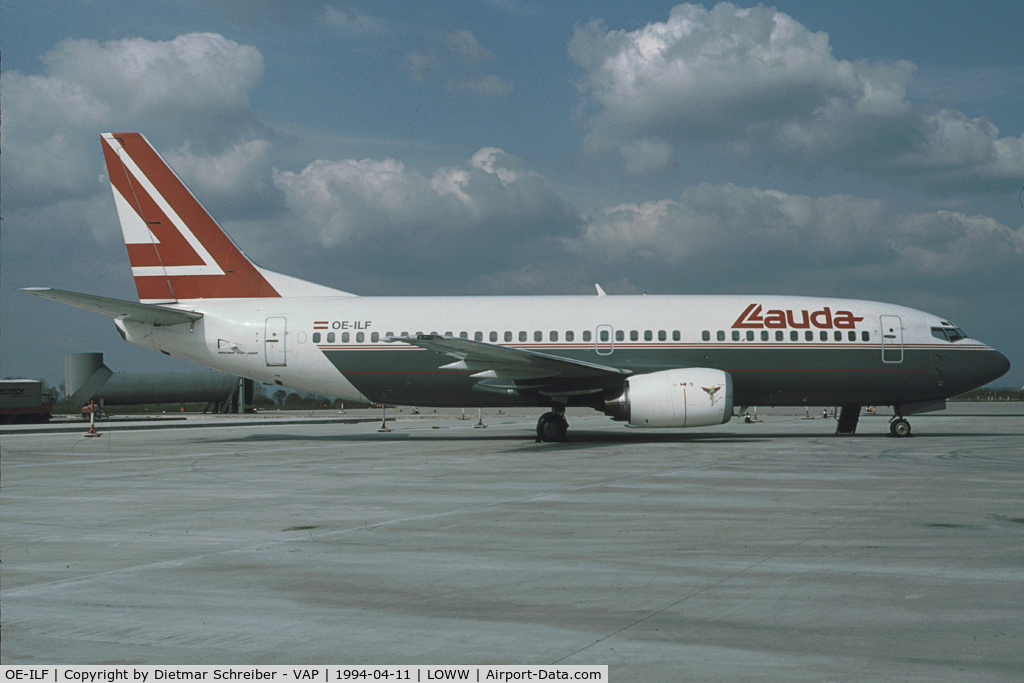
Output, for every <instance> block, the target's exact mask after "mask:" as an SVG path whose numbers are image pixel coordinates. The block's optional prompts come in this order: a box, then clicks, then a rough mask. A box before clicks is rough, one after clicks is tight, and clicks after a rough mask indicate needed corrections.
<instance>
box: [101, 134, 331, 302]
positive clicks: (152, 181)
mask: <svg viewBox="0 0 1024 683" xmlns="http://www.w3.org/2000/svg"><path fill="white" fill-rule="evenodd" d="M101 139H102V146H103V157H104V159H105V161H106V164H107V174H108V175H109V177H110V184H111V186H112V189H113V192H114V203H115V204H116V206H117V215H118V218H119V219H120V221H121V231H122V232H123V233H124V241H125V245H126V246H127V248H128V260H129V261H130V262H131V266H132V275H133V276H134V277H135V287H136V289H137V290H138V293H139V300H140V301H142V302H143V303H166V302H173V301H188V300H194V299H238V298H255V297H280V296H325V295H336V296H345V295H347V294H346V293H345V292H339V291H337V290H332V289H329V288H327V287H322V286H320V285H315V284H312V283H307V282H303V281H301V280H296V279H295V278H290V277H286V276H282V275H278V274H276V273H272V272H270V271H266V270H263V269H262V268H259V267H258V266H256V265H255V264H254V263H252V261H250V260H249V259H248V258H247V257H246V256H245V254H243V253H242V251H241V250H240V249H239V248H238V247H237V246H236V245H235V243H234V242H232V241H231V238H230V237H228V235H227V233H225V232H224V230H223V229H222V228H221V227H220V225H218V224H217V221H215V220H214V219H213V217H212V216H211V215H210V214H209V213H208V212H207V211H206V209H205V208H204V207H203V205H202V204H201V203H200V202H199V200H198V199H196V197H195V195H193V194H192V192H190V191H189V189H188V188H187V187H185V184H184V183H183V182H182V181H181V179H180V178H179V177H178V176H177V174H175V173H174V171H173V170H171V167H170V166H168V165H167V162H165V161H164V160H163V158H162V157H161V156H160V155H159V154H158V153H157V151H156V150H155V149H153V146H152V145H150V144H149V141H148V140H146V138H145V137H143V136H142V135H140V134H139V133H103V134H102V136H101ZM349 296H351V295H349Z"/></svg>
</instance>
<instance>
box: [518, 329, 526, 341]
mask: <svg viewBox="0 0 1024 683" xmlns="http://www.w3.org/2000/svg"><path fill="white" fill-rule="evenodd" d="M519 341H521V342H524V341H526V330H519Z"/></svg>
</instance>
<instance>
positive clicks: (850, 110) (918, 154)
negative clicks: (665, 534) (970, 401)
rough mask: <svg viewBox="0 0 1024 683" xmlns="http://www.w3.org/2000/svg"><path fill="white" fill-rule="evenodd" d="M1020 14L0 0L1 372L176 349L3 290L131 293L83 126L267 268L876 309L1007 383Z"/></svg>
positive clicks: (145, 357) (423, 289)
mask: <svg viewBox="0 0 1024 683" xmlns="http://www.w3.org/2000/svg"><path fill="white" fill-rule="evenodd" d="M1021 35H1024V5H1022V4H1021V3H1020V2H1019V1H1015V2H953V1H946V2H943V1H937V2H927V3H925V2H916V1H911V2H901V3H880V2H871V3H858V2H843V3H839V2H821V1H817V2H811V1H807V0H794V1H791V2H786V1H781V2H778V3H775V4H774V5H757V6H751V5H748V4H743V3H736V4H726V3H723V4H718V5H715V4H710V3H709V4H705V5H695V4H694V5H685V4H680V5H675V4H673V3H671V2H647V1H635V2H629V3H625V2H621V1H620V2H557V3H554V2H552V3H543V2H532V1H529V0H491V1H486V0H479V1H475V2H470V1H468V0H467V1H463V2H448V3H431V2H415V1H402V2H397V1H396V2H359V1H354V2H340V1H329V0H300V1H294V0H293V1H288V2H285V1H283V0H256V1H252V0H250V1H242V0H220V1H217V2H200V1H198V0H168V1H166V2H159V3H138V2H119V1H111V2H103V1H100V0H94V1H78V2H75V1H70V0H68V1H64V2H58V1H56V0H54V1H47V0H3V1H2V2H0V41H2V44H0V49H2V74H0V106H2V113H3V122H2V126H3V127H2V130H0V133H2V137H0V145H2V161H3V169H2V170H3V174H2V177H0V189H2V193H3V194H2V199H3V231H2V233H0V374H2V375H3V376H9V375H13V376H29V377H42V378H45V379H47V380H48V381H50V382H52V383H58V382H60V381H61V380H62V368H63V357H64V354H66V353H71V352H82V351H103V352H105V353H106V354H107V363H108V365H110V366H111V367H112V368H114V369H115V370H125V371H127V370H139V369H143V368H146V367H151V368H154V369H167V368H168V367H177V366H176V365H175V361H172V360H168V359H164V358H159V357H154V355H153V354H149V353H147V352H145V351H143V350H141V349H135V348H134V347H129V346H128V345H126V344H124V343H123V342H121V340H120V339H119V337H118V336H117V334H116V332H115V330H114V328H113V325H111V324H110V322H109V321H108V320H106V319H105V318H99V317H98V316H90V315H89V314H87V313H84V312H79V311H77V310H70V309H67V308H65V307H60V306H59V305H57V304H54V303H51V302H46V301H42V300H38V299H36V298H34V297H29V296H27V295H24V294H19V293H17V292H16V288H18V287H26V286H53V287H60V288H64V289H72V290H76V291H84V292H90V293H97V294H103V295H107V296H114V297H119V298H132V297H134V288H133V285H132V282H131V277H130V273H129V270H128V265H127V258H126V254H125V250H124V247H123V245H122V244H121V242H120V233H119V229H118V226H117V222H116V216H115V213H114V208H113V201H112V199H111V195H110V190H109V185H108V184H107V183H106V179H105V175H104V171H103V168H102V159H101V154H100V147H99V141H98V136H99V134H100V133H101V132H105V131H108V130H113V131H128V130H132V131H139V132H142V133H144V134H145V135H146V136H147V137H148V138H149V139H150V140H151V141H152V142H153V143H154V144H155V145H156V146H157V148H158V149H159V150H160V152H161V153H162V154H163V155H164V156H165V158H167V159H168V160H169V161H170V162H171V163H172V165H173V166H174V167H175V169H176V170H177V171H178V172H179V174H180V175H181V176H182V177H183V178H184V179H185V180H186V182H187V183H188V184H189V185H190V187H191V188H192V189H193V191H194V192H195V193H196V194H197V195H198V196H199V197H200V199H202V200H203V201H204V203H205V204H206V205H207V206H208V207H209V208H210V209H211V211H212V212H213V213H214V214H215V215H216V217H217V218H218V219H219V220H220V222H221V223H222V225H224V226H225V228H226V229H227V230H228V232H229V233H230V234H231V235H232V237H233V238H234V239H235V240H236V242H238V243H239V244H240V245H241V246H242V248H243V249H244V250H245V251H246V252H247V253H248V254H249V255H250V256H251V257H252V258H253V259H254V260H255V261H257V262H258V263H259V264H260V265H263V266H265V267H267V268H270V269H272V270H275V271H279V272H284V273H288V274H290V275H294V276H297V277H301V278H304V279H308V280H312V281H315V282H320V283H323V284H325V285H328V286H332V287H336V288H338V289H343V290H346V291H352V292H355V293H359V294H366V295H371V294H409V295H415V294H435V293H437V294H506V293H520V294H543V293H580V294H589V293H591V292H593V283H595V282H600V283H601V284H602V285H603V286H604V288H605V289H606V290H608V292H609V293H635V292H651V293H694V294H701V293H708V294H714V293H740V292H742V293H752V294H756V293H780V294H811V295H830V296H846V297H852V298H868V299H875V300H882V301H891V302H894V303H900V304H904V305H908V306H912V307H915V308H921V309H924V310H927V311H930V312H933V313H937V314H939V315H942V316H945V317H947V318H949V319H951V320H952V321H953V322H955V323H957V324H959V325H961V326H963V327H964V328H965V329H966V330H967V331H968V332H969V333H970V334H972V335H973V336H976V337H978V338H980V339H983V340H985V341H987V342H989V343H991V344H992V345H994V346H996V347H997V348H999V349H1000V350H1002V351H1003V352H1004V353H1006V354H1007V355H1008V356H1009V357H1010V360H1011V362H1012V363H1013V364H1014V367H1013V369H1012V370H1011V374H1010V375H1009V376H1007V377H1006V378H1004V379H1003V380H1001V381H1000V382H999V384H1001V385H1017V386H1019V385H1021V384H1024V341H1022V339H1024V325H1022V323H1021V313H1022V310H1024V207H1022V206H1021V203H1020V201H1019V199H1018V195H1019V193H1020V192H1021V189H1022V187H1024V106H1022V105H1024V50H1022V49H1021V47H1020V36H1021Z"/></svg>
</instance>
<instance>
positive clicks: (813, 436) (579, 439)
mask: <svg viewBox="0 0 1024 683" xmlns="http://www.w3.org/2000/svg"><path fill="white" fill-rule="evenodd" d="M968 436H969V437H971V438H975V437H1013V436H1024V432H1021V433H1017V434H1014V433H1008V432H970V433H969V434H965V433H963V432H948V431H942V432H926V431H921V432H920V433H915V434H914V435H913V436H912V437H909V438H908V439H907V440H901V439H896V438H894V437H893V436H892V435H890V434H889V433H888V432H882V431H878V432H867V431H865V432H864V433H858V434H855V435H853V436H848V435H844V436H837V435H835V434H832V433H829V432H820V433H806V432H776V433H772V434H764V433H751V434H737V433H735V432H731V433H727V434H725V433H721V432H717V433H716V432H704V433H695V432H676V431H671V432H651V431H633V430H624V431H621V432H617V431H606V430H600V431H599V430H593V431H587V430H583V429H581V430H573V431H570V432H569V436H568V437H567V438H566V440H565V441H562V442H539V441H537V440H536V438H535V436H534V435H533V434H532V433H530V432H529V431H527V430H523V431H522V433H510V432H505V433H494V432H490V433H486V432H482V431H473V432H469V431H467V430H451V429H446V428H442V429H440V430H438V431H433V430H431V431H428V430H423V429H417V430H410V431H408V432H403V431H401V428H395V429H394V431H391V432H388V433H384V434H381V433H365V432H363V433H358V434H345V433H340V432H339V433H337V434H302V433H301V432H299V431H294V432H289V433H286V434H251V435H248V436H244V437H240V438H218V439H203V440H204V441H208V442H214V443H237V442H240V441H242V442H273V441H296V442H304V443H310V442H323V443H346V442H347V443H352V442H367V443H370V442H375V443H380V442H386V441H403V442H407V441H424V442H435V443H436V442H462V443H466V442H471V441H478V440H486V441H490V442H498V441H506V442H519V443H531V444H536V445H537V446H543V447H545V448H546V449H558V448H571V447H573V446H578V445H586V446H588V447H599V446H602V445H609V446H611V445H622V444H644V443H650V444H666V443H681V444H685V443H721V444H743V443H750V444H754V443H762V442H766V441H775V440H779V439H789V440H797V441H820V440H822V439H835V441H836V445H839V444H841V443H844V442H847V443H848V442H850V441H851V440H852V441H857V440H863V439H892V440H893V442H894V443H900V442H901V441H902V442H907V441H910V442H912V441H914V440H917V439H950V438H964V437H968Z"/></svg>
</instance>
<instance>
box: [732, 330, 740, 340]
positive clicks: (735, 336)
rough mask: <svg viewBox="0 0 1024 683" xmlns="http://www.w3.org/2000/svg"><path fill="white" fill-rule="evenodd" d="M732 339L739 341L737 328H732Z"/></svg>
mask: <svg viewBox="0 0 1024 683" xmlns="http://www.w3.org/2000/svg"><path fill="white" fill-rule="evenodd" d="M732 340H733V341H739V340H740V331H739V330H733V331H732Z"/></svg>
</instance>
